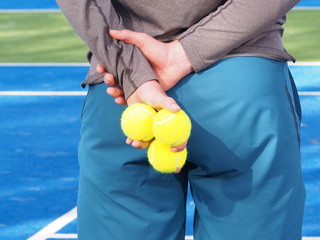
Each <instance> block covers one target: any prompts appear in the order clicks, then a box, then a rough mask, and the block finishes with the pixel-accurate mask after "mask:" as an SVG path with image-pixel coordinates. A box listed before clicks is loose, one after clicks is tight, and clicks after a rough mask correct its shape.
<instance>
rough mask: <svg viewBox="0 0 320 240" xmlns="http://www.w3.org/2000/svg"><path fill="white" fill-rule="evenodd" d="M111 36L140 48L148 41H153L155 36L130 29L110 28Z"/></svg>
mask: <svg viewBox="0 0 320 240" xmlns="http://www.w3.org/2000/svg"><path fill="white" fill-rule="evenodd" d="M109 34H110V36H111V37H113V38H115V39H117V40H120V41H123V42H125V43H129V44H132V45H135V46H136V47H138V48H142V47H143V46H144V44H145V42H146V41H152V40H153V38H152V37H150V36H149V35H147V34H145V33H140V32H134V31H130V30H126V29H124V30H110V31H109Z"/></svg>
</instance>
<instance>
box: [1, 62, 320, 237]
mask: <svg viewBox="0 0 320 240" xmlns="http://www.w3.org/2000/svg"><path fill="white" fill-rule="evenodd" d="M87 69H88V67H87V66H46V65H43V66H16V65H15V66H7V65H2V66H0V133H1V134H0V146H1V148H0V166H1V167H0V186H1V188H0V239H1V240H26V239H28V240H45V239H76V238H77V235H76V233H77V229H76V209H75V206H76V197H77V184H78V164H77V144H78V139H79V129H80V120H79V119H80V112H81V108H82V103H83V100H84V98H85V94H86V91H85V90H83V89H82V88H81V87H80V86H79V83H80V82H81V81H82V80H83V79H84V77H85V75H86V71H87ZM290 69H291V71H292V73H293V75H294V77H295V79H296V83H297V86H298V89H299V92H300V98H301V104H302V108H303V114H304V116H303V122H302V125H301V136H302V142H301V153H302V165H303V173H304V179H305V184H306V188H307V193H308V195H307V205H306V210H305V219H304V226H303V235H304V236H305V237H319V238H305V239H320V214H319V212H320V200H319V199H320V118H319V117H320V66H311V65H306V66H300V65H299V66H290ZM187 206H188V215H187V233H186V234H187V236H186V239H192V237H191V235H192V218H193V209H194V204H193V201H192V199H191V197H190V196H189V200H188V203H187Z"/></svg>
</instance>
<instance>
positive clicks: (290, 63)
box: [288, 62, 320, 66]
mask: <svg viewBox="0 0 320 240" xmlns="http://www.w3.org/2000/svg"><path fill="white" fill-rule="evenodd" d="M288 65H289V66H320V62H295V63H293V62H288Z"/></svg>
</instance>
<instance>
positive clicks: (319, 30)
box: [283, 10, 320, 62]
mask: <svg viewBox="0 0 320 240" xmlns="http://www.w3.org/2000/svg"><path fill="white" fill-rule="evenodd" d="M284 27H285V32H284V37H283V42H284V45H285V47H286V49H287V51H288V52H289V53H290V54H292V55H293V56H294V57H295V58H296V59H297V61H298V62H301V61H320V44H319V41H320V10H294V11H291V12H289V13H288V14H287V23H286V24H285V25H284Z"/></svg>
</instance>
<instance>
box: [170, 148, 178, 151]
mask: <svg viewBox="0 0 320 240" xmlns="http://www.w3.org/2000/svg"><path fill="white" fill-rule="evenodd" d="M178 151H179V149H178V148H171V152H178Z"/></svg>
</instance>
